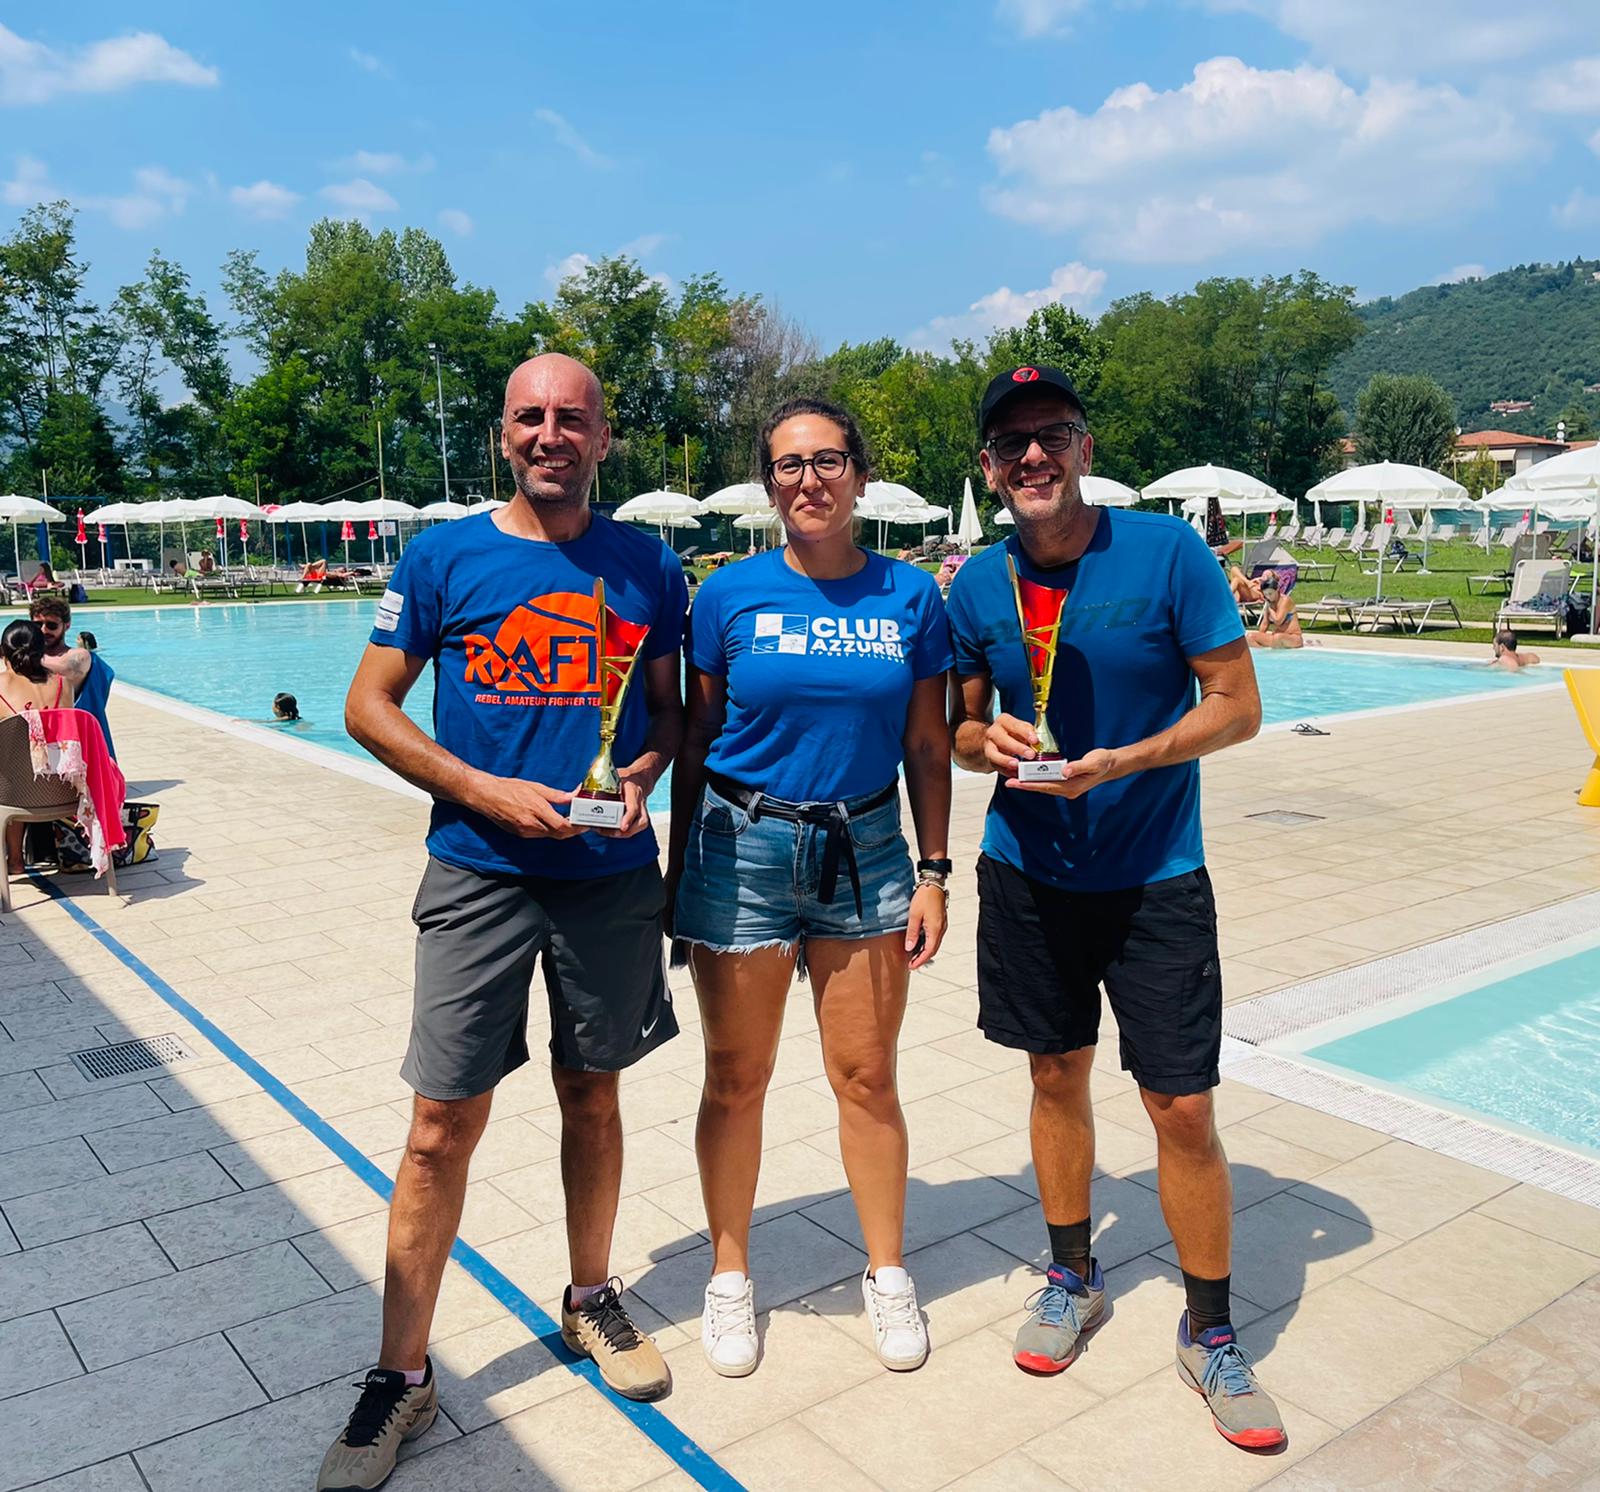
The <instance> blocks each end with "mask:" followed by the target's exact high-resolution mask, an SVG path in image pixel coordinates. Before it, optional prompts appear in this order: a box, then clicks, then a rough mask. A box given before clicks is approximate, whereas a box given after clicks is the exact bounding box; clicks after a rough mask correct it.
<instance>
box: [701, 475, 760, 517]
mask: <svg viewBox="0 0 1600 1492" xmlns="http://www.w3.org/2000/svg"><path fill="white" fill-rule="evenodd" d="M700 508H701V511H702V512H706V513H723V514H726V515H727V516H729V517H731V518H742V517H745V516H747V515H749V514H751V513H755V514H761V513H770V512H771V511H772V499H771V498H770V497H768V496H767V489H766V488H765V487H763V486H762V485H761V483H759V482H735V483H734V484H733V486H731V487H724V488H722V489H721V490H720V491H717V492H713V493H712V494H711V496H710V497H703V498H701V499H700Z"/></svg>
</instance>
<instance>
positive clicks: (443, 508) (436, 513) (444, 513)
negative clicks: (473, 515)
mask: <svg viewBox="0 0 1600 1492" xmlns="http://www.w3.org/2000/svg"><path fill="white" fill-rule="evenodd" d="M471 511H472V509H471V508H470V507H469V506H468V505H467V504H466V503H458V502H450V501H448V500H446V499H443V498H441V499H440V500H439V501H437V502H431V503H424V504H423V505H422V506H421V507H420V508H418V509H417V513H418V516H420V517H422V518H426V519H427V520H428V521H429V522H430V523H432V522H434V521H435V520H436V519H442V518H465V517H466V516H467V514H468V513H470V512H471Z"/></svg>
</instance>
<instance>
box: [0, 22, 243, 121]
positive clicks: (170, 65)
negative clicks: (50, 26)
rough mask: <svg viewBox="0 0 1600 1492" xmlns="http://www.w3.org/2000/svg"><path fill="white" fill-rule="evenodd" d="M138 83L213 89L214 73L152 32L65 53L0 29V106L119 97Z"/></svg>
mask: <svg viewBox="0 0 1600 1492" xmlns="http://www.w3.org/2000/svg"><path fill="white" fill-rule="evenodd" d="M139 83H179V84H184V85H186V86H188V87H191V88H214V87H215V86H216V84H217V70H216V68H214V67H206V66H205V65H204V64H202V63H200V62H197V61H196V60H195V59H194V58H193V57H191V56H190V55H189V54H188V53H187V52H184V51H181V50H180V49H179V48H177V47H175V46H173V45H172V44H171V43H170V42H169V41H167V40H165V39H164V38H163V37H160V36H157V35H156V34H155V33H154V32H153V31H135V32H131V33H130V34H129V35H127V36H115V37H109V38H107V39H106V40H104V41H96V42H91V43H89V45H88V46H86V47H79V48H76V49H74V50H72V51H70V52H67V51H58V50H57V49H56V48H54V47H48V46H46V45H45V44H44V43H43V42H36V41H27V40H25V39H24V38H23V37H20V36H18V35H17V33H16V32H15V31H10V30H8V29H7V28H6V27H5V26H0V104H42V103H45V102H47V101H48V100H50V99H52V98H55V97H56V96H57V95H59V94H63V93H117V92H120V91H121V90H122V89H124V88H132V87H134V86H135V85H137V84H139Z"/></svg>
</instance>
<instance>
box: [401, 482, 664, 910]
mask: <svg viewBox="0 0 1600 1492" xmlns="http://www.w3.org/2000/svg"><path fill="white" fill-rule="evenodd" d="M597 576H598V577H599V578H600V579H602V580H604V581H605V599H606V606H607V608H608V609H609V610H610V611H612V612H614V613H615V614H616V615H617V616H618V617H620V618H622V619H623V620H624V621H627V622H632V623H634V624H636V625H637V624H646V623H647V624H648V625H649V627H650V632H649V635H648V636H647V637H646V638H645V641H644V645H643V647H642V648H641V649H640V661H639V663H638V664H637V665H636V668H635V671H634V676H633V680H632V682H631V683H630V684H629V686H628V697H627V699H626V701H625V702H624V705H623V710H622V720H621V722H620V724H619V726H618V730H617V740H616V744H615V747H614V748H613V756H614V758H615V760H616V763H617V765H618V766H619V767H625V766H627V764H628V763H629V762H630V761H632V760H633V759H634V758H635V757H636V756H637V755H638V754H639V751H640V749H641V747H642V746H643V744H644V738H645V733H646V730H647V728H648V719H647V711H646V708H645V683H644V677H643V671H644V664H645V661H646V660H648V659H651V658H661V657H665V656H666V655H667V654H669V653H675V652H676V651H677V650H678V648H679V647H680V646H681V645H682V642H683V616H684V611H685V608H686V607H687V605H688V587H687V586H686V585H685V583H684V578H683V566H682V564H681V562H680V561H679V560H678V558H677V556H676V555H674V554H673V552H672V551H671V550H670V549H668V548H667V546H666V545H665V544H663V543H662V542H661V541H660V540H659V539H657V538H654V537H653V536H651V535H649V534H644V533H641V532H639V531H638V530H637V529H634V528H630V527H627V526H626V525H624V524H620V523H614V522H612V520H611V519H609V518H606V517H603V516H602V515H600V514H598V513H597V514H595V515H594V517H593V520H592V521H591V523H590V525H589V527H588V529H587V530H586V531H585V532H584V533H583V534H582V535H581V536H580V537H579V538H576V539H573V540H572V541H571V542H569V543H566V544H551V543H545V542H542V541H539V540H534V539H519V538H516V537H515V536H514V535H511V534H505V533H502V532H501V531H500V530H499V529H498V528H496V527H495V524H494V520H493V517H492V515H490V514H488V513H482V514H478V515H477V516H475V517H472V518H458V519H456V520H455V521H454V522H452V523H441V524H439V525H438V526H437V527H434V528H430V529H428V530H427V531H426V532H424V533H421V534H418V535H417V537H416V538H415V539H413V540H412V541H411V542H410V543H409V544H408V545H407V546H406V549H405V553H404V554H402V555H401V557H400V563H399V564H398V565H397V566H396V567H395V572H394V577H393V579H391V580H390V582H389V589H388V590H387V591H385V592H384V595H383V599H382V600H381V601H379V603H378V616H377V622H376V625H375V626H374V627H373V629H372V641H373V642H375V643H376V644H377V645H378V646H379V647H386V648H399V649H401V650H402V651H403V652H406V653H409V654H410V655H411V656H412V657H415V658H431V659H432V660H433V677H434V683H433V734H434V739H435V740H436V741H438V743H439V744H440V745H441V746H443V747H444V748H445V749H446V750H447V751H449V752H451V753H453V754H454V755H455V756H458V757H460V758H461V760H462V761H464V762H466V763H467V764H468V765H469V766H473V767H477V768H478V769H479V770H480V771H484V772H489V773H492V774H493V775H494V776H496V777H517V778H523V779H525V780H528V781H533V782H542V783H544V784H545V786H546V787H553V788H560V789H562V790H564V791H569V792H570V791H571V790H572V789H574V788H576V787H577V786H578V784H579V783H580V782H582V781H583V777H584V774H585V773H586V772H587V771H588V769H589V763H590V762H592V761H593V760H594V757H595V753H596V752H597V751H598V750H599V746H600V710H599V706H598V701H599V671H598V667H597V663H596V655H597V652H598V648H597V642H596V630H597V629H596V612H595V600H594V582H595V578H596V577H597ZM611 650H612V649H611V648H610V647H609V646H608V651H611ZM428 851H429V853H430V854H432V855H435V856H437V857H438V858H439V859H440V860H445V861H448V862H449V863H450V864H452V865H459V866H461V867H463V868H464V869H467V870H476V871H480V872H482V873H484V874H489V875H505V874H510V875H541V876H573V877H580V878H581V877H593V876H600V875H614V874H616V873H617V872H620V871H625V870H633V869H636V868H637V867H638V866H640V865H644V864H647V863H648V862H650V861H652V860H654V859H655V858H656V853H657V847H656V840H655V835H654V834H653V833H650V832H646V833H643V834H635V835H634V836H633V837H632V838H629V839H611V838H607V837H605V836H603V835H599V834H594V833H587V834H579V835H577V836H575V837H574V838H572V839H562V840H553V839H523V838H521V837H519V836H518V835H515V834H508V833H506V832H505V831H504V830H503V829H499V828H496V827H495V825H493V824H491V823H490V822H489V821H488V820H487V819H486V818H484V817H482V816H481V815H480V814H476V813H473V812H472V811H471V810H470V809H467V808H463V807H462V806H461V805H460V804H458V803H447V802H442V801H440V800H438V799H435V800H434V805H433V819H432V824H431V827H430V829H429V833H428Z"/></svg>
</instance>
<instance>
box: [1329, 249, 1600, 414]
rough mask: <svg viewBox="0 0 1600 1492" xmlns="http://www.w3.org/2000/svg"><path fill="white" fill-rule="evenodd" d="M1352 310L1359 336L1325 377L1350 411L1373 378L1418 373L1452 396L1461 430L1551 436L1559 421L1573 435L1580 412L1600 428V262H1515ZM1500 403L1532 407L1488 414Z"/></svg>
mask: <svg viewBox="0 0 1600 1492" xmlns="http://www.w3.org/2000/svg"><path fill="white" fill-rule="evenodd" d="M1356 309H1357V313H1358V314H1359V315H1360V317H1361V320H1362V323H1363V325H1364V327H1365V330H1366V335H1365V336H1363V337H1362V338H1361V340H1360V341H1359V342H1357V343H1356V344H1355V345H1354V346H1353V347H1352V348H1351V349H1350V350H1349V351H1348V352H1346V353H1345V354H1344V356H1343V357H1341V358H1340V359H1339V360H1338V362H1337V363H1335V364H1334V367H1333V374H1332V386H1333V392H1334V394H1335V395H1336V396H1337V398H1338V400H1339V402H1340V404H1342V405H1343V406H1344V408H1345V409H1346V410H1349V411H1351V412H1352V413H1353V412H1354V410H1355V407H1356V399H1357V397H1358V395H1359V394H1360V392H1361V389H1362V387H1363V386H1364V385H1365V384H1366V382H1367V380H1368V379H1369V378H1371V377H1372V375H1373V374H1374V373H1423V374H1428V375H1430V376H1431V377H1433V378H1435V379H1437V380H1438V382H1439V383H1441V384H1442V385H1443V386H1444V387H1445V389H1446V390H1447V391H1448V392H1449V393H1450V395H1451V397H1452V398H1453V399H1454V400H1455V404H1456V415H1457V418H1458V421H1459V423H1460V424H1461V427H1462V428H1463V429H1466V430H1483V429H1495V430H1515V431H1518V432H1520V433H1522V434H1525V435H1546V436H1549V435H1554V433H1555V427H1556V422H1557V421H1558V420H1559V419H1562V418H1563V417H1565V418H1566V420H1567V424H1568V426H1569V432H1568V433H1569V435H1570V434H1572V433H1573V431H1572V430H1571V428H1570V427H1572V426H1573V425H1574V423H1575V417H1576V416H1577V414H1578V413H1579V412H1580V411H1581V413H1582V415H1583V416H1584V417H1586V418H1587V420H1588V421H1589V422H1590V424H1600V260H1594V259H1575V260H1573V261H1572V262H1571V263H1570V264H1554V265H1551V264H1522V265H1518V266H1517V267H1516V268H1515V269H1508V270H1505V271H1503V272H1501V273H1500V274H1494V275H1488V276H1486V277H1485V278H1483V279H1481V280H1464V281H1462V282H1461V283H1460V284H1456V285H1425V286H1423V287H1422V288H1421V289H1420V290H1413V291H1411V292H1409V293H1408V294H1406V295H1402V296H1399V297H1389V296H1385V297H1384V298H1383V299H1381V300H1375V301H1369V302H1368V303H1366V304H1365V305H1362V306H1358V307H1357V308H1356ZM1586 386H1591V388H1590V391H1588V392H1586V391H1585V388H1586ZM1506 400H1510V401H1522V400H1531V401H1532V402H1533V408H1532V409H1530V410H1525V411H1517V412H1505V411H1497V410H1494V409H1491V408H1490V406H1491V405H1492V404H1494V403H1496V402H1500V401H1506Z"/></svg>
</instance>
